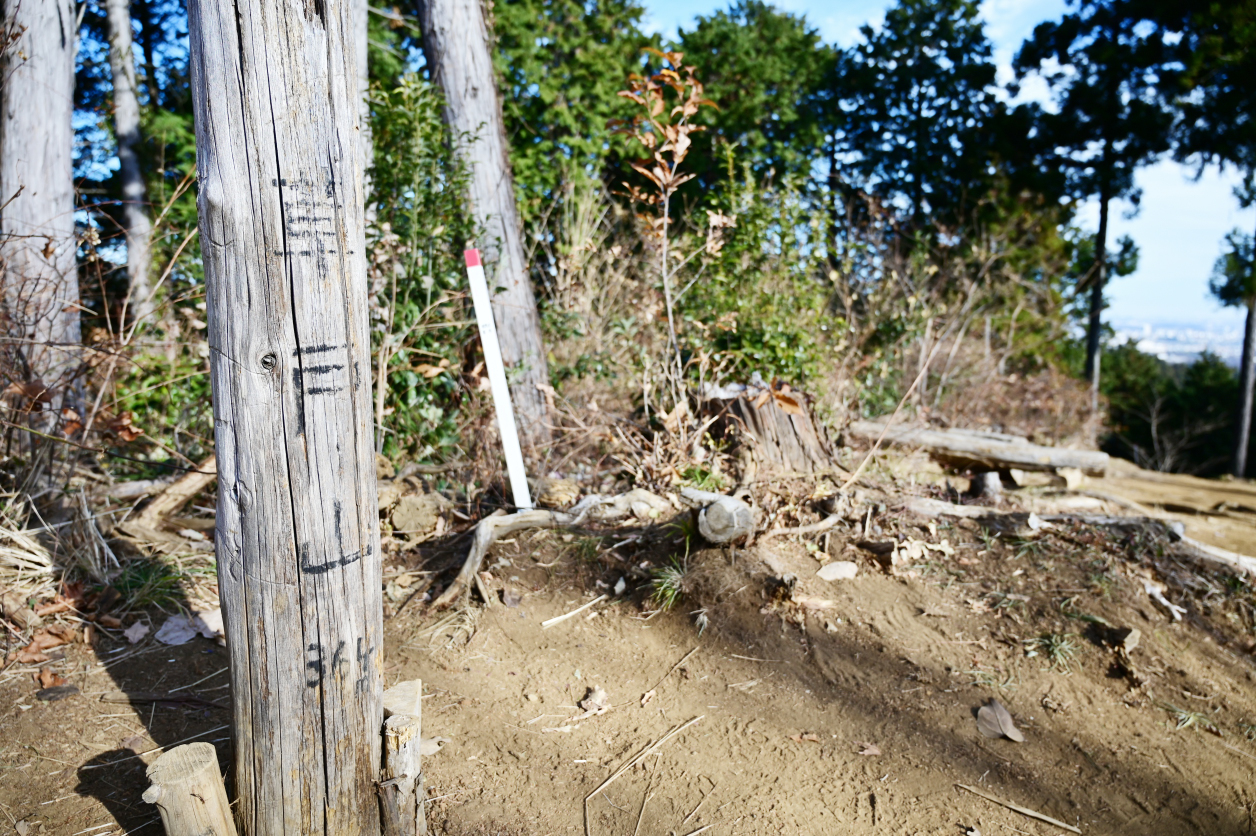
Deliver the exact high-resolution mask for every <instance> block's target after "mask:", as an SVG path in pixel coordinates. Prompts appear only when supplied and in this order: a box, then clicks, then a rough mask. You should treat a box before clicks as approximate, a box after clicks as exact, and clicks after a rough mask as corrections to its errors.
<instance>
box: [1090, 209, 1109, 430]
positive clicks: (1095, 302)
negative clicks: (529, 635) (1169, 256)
mask: <svg viewBox="0 0 1256 836" xmlns="http://www.w3.org/2000/svg"><path fill="white" fill-rule="evenodd" d="M1110 202H1111V199H1110V198H1109V196H1108V188H1107V186H1106V185H1105V186H1104V187H1103V188H1102V190H1101V191H1100V194H1099V234H1098V235H1096V236H1095V274H1094V277H1093V278H1092V279H1091V282H1092V283H1091V286H1090V318H1089V321H1088V322H1087V323H1086V379H1087V380H1089V381H1090V406H1091V409H1098V408H1099V366H1100V362H1101V360H1100V352H1101V350H1102V349H1101V347H1100V337H1101V336H1102V334H1103V290H1104V286H1105V285H1106V284H1107V283H1108V204H1109V203H1110Z"/></svg>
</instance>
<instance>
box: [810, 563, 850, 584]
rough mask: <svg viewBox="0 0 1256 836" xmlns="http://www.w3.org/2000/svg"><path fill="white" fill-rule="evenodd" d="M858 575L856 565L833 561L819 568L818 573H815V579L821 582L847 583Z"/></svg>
mask: <svg viewBox="0 0 1256 836" xmlns="http://www.w3.org/2000/svg"><path fill="white" fill-rule="evenodd" d="M858 574H859V564H858V563H854V562H852V561H849V560H835V561H833V562H832V563H826V564H825V565H824V566H822V567H820V571H819V572H816V577H817V578H819V579H820V580H822V581H848V580H850V579H851V578H853V577H855V575H858Z"/></svg>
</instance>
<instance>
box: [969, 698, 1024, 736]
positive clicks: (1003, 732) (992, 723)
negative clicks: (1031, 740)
mask: <svg viewBox="0 0 1256 836" xmlns="http://www.w3.org/2000/svg"><path fill="white" fill-rule="evenodd" d="M977 728H978V730H980V731H981V733H982V734H984V735H985V736H986V737H994V738H999V737H1006V738H1007V739H1008V740H1011V741H1014V742H1016V743H1024V742H1025V735H1023V734H1021V731H1020V729H1018V728H1016V724H1015V723H1014V722H1012V715H1011V714H1009V713H1008V711H1007V709H1006V708H1004V707H1003V705H1002V703H1000V702H999V701H998V700H990V702H988V703H987V704H985V705H983V706H982V707H981V708H980V709H979V710H978V711H977Z"/></svg>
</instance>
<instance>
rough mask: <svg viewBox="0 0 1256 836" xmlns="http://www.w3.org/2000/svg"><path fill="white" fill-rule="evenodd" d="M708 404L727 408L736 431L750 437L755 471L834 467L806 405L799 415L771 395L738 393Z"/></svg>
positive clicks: (762, 472)
mask: <svg viewBox="0 0 1256 836" xmlns="http://www.w3.org/2000/svg"><path fill="white" fill-rule="evenodd" d="M708 403H709V404H711V405H713V406H715V408H716V409H718V410H726V411H727V415H728V420H729V421H730V422H731V423H734V424H735V425H736V426H737V430H738V432H740V433H742V434H743V436H748V437H749V440H750V442H751V443H750V453H751V455H752V456H753V457H754V459H755V463H756V465H757V472H758V473H761V474H766V473H773V472H779V471H785V472H792V473H814V472H816V471H819V470H826V469H828V468H831V467H832V466H833V456H832V454H830V452H829V450H828V447H827V445H826V444H825V443H824V439H823V438H822V437H821V436H820V433H819V432H817V430H816V425H815V423H814V422H813V421H812V420H811V416H810V414H808V413H807V412H806V407H805V406H803V407H802V409H803V412H802V413H801V414H790V413H789V412H786V411H785V410H784V409H782V408H781V407H780V405H779V404H778V403H777V401H776V398H771V397H769V398H766V399H763V398H759V397H754V398H751V397H746V396H741V397H737V398H732V399H727V400H725V399H718V400H712V401H709V402H708ZM708 408H710V407H708Z"/></svg>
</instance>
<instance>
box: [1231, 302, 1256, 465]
mask: <svg viewBox="0 0 1256 836" xmlns="http://www.w3.org/2000/svg"><path fill="white" fill-rule="evenodd" d="M1253 390H1256V299H1248V300H1247V328H1246V329H1245V330H1244V331H1243V359H1242V360H1241V361H1240V364H1239V414H1238V421H1237V422H1236V426H1235V428H1234V456H1233V457H1232V458H1231V460H1230V472H1231V473H1232V474H1234V475H1235V476H1237V477H1238V478H1240V479H1242V478H1243V476H1244V474H1245V473H1246V472H1247V450H1248V447H1249V446H1250V445H1251V439H1252V396H1253V394H1254V392H1253Z"/></svg>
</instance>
